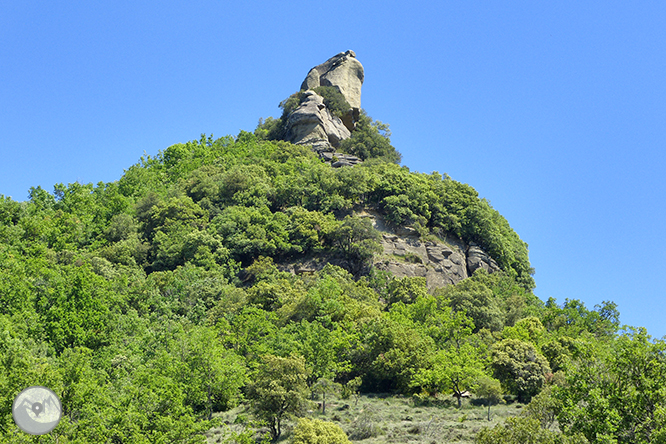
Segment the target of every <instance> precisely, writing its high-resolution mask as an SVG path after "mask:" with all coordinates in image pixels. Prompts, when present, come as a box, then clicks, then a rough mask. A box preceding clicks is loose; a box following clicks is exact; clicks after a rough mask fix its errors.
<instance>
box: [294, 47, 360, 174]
mask: <svg viewBox="0 0 666 444" xmlns="http://www.w3.org/2000/svg"><path fill="white" fill-rule="evenodd" d="M363 79H364V71H363V65H361V62H359V61H358V60H356V54H355V53H354V51H351V50H349V51H346V52H341V53H339V54H337V55H335V56H333V57H331V58H330V59H328V60H327V61H325V62H324V63H322V64H320V65H317V66H315V67H314V68H312V69H311V70H310V71H309V72H308V74H307V76H306V77H305V80H304V81H303V83H302V84H301V91H302V94H303V96H302V101H301V104H300V105H299V106H298V107H297V108H296V109H294V110H293V111H292V112H291V113H290V114H289V116H288V117H287V122H286V131H285V140H287V141H288V142H291V143H294V144H297V145H309V146H311V147H312V149H313V150H315V151H316V152H317V153H318V154H319V156H320V157H321V158H322V159H323V160H324V161H326V162H330V163H331V164H332V165H333V166H334V167H338V166H350V165H355V164H357V163H359V162H361V160H360V159H359V158H358V157H355V156H350V155H347V154H343V153H338V152H336V149H337V148H339V146H340V143H341V142H342V141H343V140H345V139H347V138H349V137H351V132H352V131H354V128H355V124H356V121H358V118H359V115H360V112H361V86H362V85H363ZM320 86H329V87H334V88H335V89H337V91H338V92H340V93H341V94H342V96H343V97H344V98H345V100H346V101H347V103H348V104H349V106H350V108H349V110H347V111H346V112H343V113H342V115H341V116H338V115H336V114H334V113H333V112H332V111H331V110H330V109H328V107H327V106H326V104H325V103H324V98H323V97H322V96H321V95H319V94H318V93H317V92H316V91H314V89H315V88H318V87H320Z"/></svg>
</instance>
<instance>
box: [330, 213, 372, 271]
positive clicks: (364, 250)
mask: <svg viewBox="0 0 666 444" xmlns="http://www.w3.org/2000/svg"><path fill="white" fill-rule="evenodd" d="M331 236H332V241H333V244H334V245H335V246H336V247H337V249H338V251H339V252H340V253H341V254H342V255H343V256H344V257H345V258H346V259H348V260H349V261H350V262H351V263H352V270H351V271H352V272H353V273H357V272H359V271H361V270H362V269H363V268H364V267H365V266H367V264H368V261H369V260H370V259H371V258H372V256H373V254H374V253H378V252H380V251H381V244H380V243H379V240H380V234H379V232H378V231H377V230H375V229H374V227H373V226H372V222H371V221H370V219H368V218H361V217H357V216H346V217H345V219H344V220H343V221H342V224H341V225H340V226H339V227H338V228H336V229H335V230H333V232H332V233H331Z"/></svg>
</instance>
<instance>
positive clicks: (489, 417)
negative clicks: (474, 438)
mask: <svg viewBox="0 0 666 444" xmlns="http://www.w3.org/2000/svg"><path fill="white" fill-rule="evenodd" d="M488 421H490V399H489V400H488Z"/></svg>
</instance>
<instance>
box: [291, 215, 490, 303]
mask: <svg viewBox="0 0 666 444" xmlns="http://www.w3.org/2000/svg"><path fill="white" fill-rule="evenodd" d="M358 215H359V216H361V217H368V218H370V220H371V221H372V225H373V226H374V228H375V229H376V230H378V231H379V232H380V233H381V235H382V237H381V244H382V247H383V249H384V251H383V252H382V253H380V254H377V255H375V257H374V259H373V265H374V266H375V267H377V268H378V269H380V270H385V271H388V272H390V273H392V274H393V275H394V276H396V277H398V278H403V277H424V278H426V285H427V287H428V291H432V290H434V289H435V288H438V287H443V286H445V285H450V284H457V283H458V282H460V281H462V280H463V279H466V278H468V277H469V276H471V275H472V274H474V272H475V271H476V270H477V269H479V268H485V269H486V271H488V272H489V273H493V272H495V271H498V270H499V269H500V268H499V266H498V265H497V263H496V262H495V261H494V260H493V259H492V258H491V257H490V256H489V255H488V254H487V253H486V252H485V251H483V250H482V249H481V248H480V247H479V246H477V245H475V244H471V245H467V244H466V243H465V242H463V241H462V240H461V239H458V238H456V237H454V236H447V237H446V239H445V240H437V241H435V240H425V241H424V240H421V239H420V237H419V235H418V234H417V233H416V231H415V230H413V229H410V228H399V229H397V230H392V229H391V228H390V227H388V226H387V225H386V224H385V223H384V219H383V218H382V216H381V215H380V214H379V213H377V212H376V211H371V210H365V211H362V212H360V213H358ZM329 262H330V263H332V264H333V265H338V266H341V267H343V268H345V267H347V266H349V265H350V264H348V263H346V262H345V261H344V260H340V259H338V258H332V257H325V256H314V257H307V258H301V259H298V260H295V261H292V262H284V263H281V264H278V267H279V268H280V269H281V270H283V271H289V272H291V273H294V274H302V273H313V272H315V271H318V270H321V269H322V268H323V267H324V266H325V265H326V264H327V263H329Z"/></svg>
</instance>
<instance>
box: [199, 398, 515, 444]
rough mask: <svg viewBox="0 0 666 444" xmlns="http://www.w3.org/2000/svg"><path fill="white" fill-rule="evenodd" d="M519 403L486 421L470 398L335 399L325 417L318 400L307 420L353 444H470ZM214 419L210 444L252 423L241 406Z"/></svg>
mask: <svg viewBox="0 0 666 444" xmlns="http://www.w3.org/2000/svg"><path fill="white" fill-rule="evenodd" d="M522 408H523V405H522V404H519V403H511V404H500V405H495V406H492V408H491V410H490V411H491V420H490V421H488V409H487V407H485V406H484V405H482V404H481V403H480V402H478V401H475V400H472V401H470V400H464V401H463V405H462V408H461V409H458V408H457V404H456V402H455V400H453V399H451V400H448V399H446V400H439V399H437V400H425V401H422V400H419V399H418V398H411V397H404V396H389V395H362V396H360V397H359V399H358V402H356V400H355V399H354V398H351V399H347V400H341V399H338V400H334V401H333V402H327V403H326V414H323V413H322V412H321V409H320V408H318V406H317V401H315V402H314V403H313V404H312V409H311V410H309V411H308V412H307V413H306V415H305V416H306V417H309V418H317V419H322V420H325V421H331V422H334V423H336V424H339V425H340V427H342V429H343V430H344V431H345V432H346V433H347V436H349V439H350V440H351V441H352V442H363V443H364V444H380V443H382V444H383V443H414V444H421V443H423V444H442V443H470V444H471V443H473V442H474V436H475V435H476V433H477V432H478V431H479V430H481V428H483V427H493V426H495V425H496V424H498V423H501V422H503V421H504V420H505V419H506V418H507V417H510V416H516V415H518V414H519V413H520V410H521V409H522ZM219 416H220V417H221V419H222V420H223V421H224V423H225V424H226V428H218V429H214V430H211V431H210V432H209V434H208V442H209V443H223V442H224V436H225V435H226V434H227V433H228V432H225V430H229V428H231V429H232V430H235V431H236V432H240V431H242V430H243V429H244V427H245V426H244V425H243V424H242V423H243V422H246V421H248V420H249V421H251V420H252V415H251V414H250V413H249V411H248V409H247V406H244V405H241V406H239V407H237V408H235V409H233V410H230V411H228V412H224V413H220V414H219ZM294 425H295V422H291V421H288V422H287V423H286V424H285V427H284V433H283V436H282V437H281V438H280V440H279V441H278V442H281V443H284V444H287V443H289V436H290V435H291V429H292V427H293V426H294ZM266 431H267V430H266Z"/></svg>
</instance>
